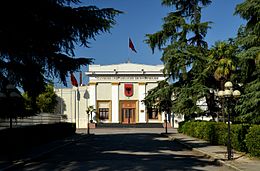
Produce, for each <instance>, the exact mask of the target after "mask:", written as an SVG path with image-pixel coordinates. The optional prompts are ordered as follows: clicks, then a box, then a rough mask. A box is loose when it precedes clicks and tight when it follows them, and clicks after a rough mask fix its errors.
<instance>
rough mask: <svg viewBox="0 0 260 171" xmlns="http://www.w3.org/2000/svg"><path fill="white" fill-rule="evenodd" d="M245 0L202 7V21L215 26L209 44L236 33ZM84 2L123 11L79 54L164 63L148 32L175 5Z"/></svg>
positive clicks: (99, 59) (155, 0) (103, 60)
mask: <svg viewBox="0 0 260 171" xmlns="http://www.w3.org/2000/svg"><path fill="white" fill-rule="evenodd" d="M241 2H243V0H213V2H212V4H211V5H210V6H209V7H207V8H205V9H204V10H203V14H202V15H203V21H212V22H213V24H212V25H211V26H212V28H211V29H210V30H209V31H208V35H207V37H206V40H207V42H208V43H209V46H211V45H213V44H214V42H215V41H218V40H227V39H228V38H230V37H234V36H236V33H237V29H238V28H239V26H240V25H241V24H243V23H244V21H243V20H242V19H240V17H239V16H234V15H233V13H234V9H235V6H236V4H238V3H241ZM82 5H86V6H88V5H95V6H97V7H99V8H107V7H112V8H115V9H118V10H121V11H123V12H124V14H121V15H119V16H118V17H116V21H117V24H116V25H115V26H114V27H113V28H112V29H111V32H110V33H104V34H100V35H99V36H97V37H96V40H91V41H90V42H91V44H90V46H91V48H77V49H76V51H75V54H76V56H77V57H92V58H94V59H95V61H94V63H95V64H102V65H104V64H117V63H123V62H126V61H127V59H128V58H130V59H131V61H132V62H133V63H143V64H161V63H162V62H161V61H160V58H161V55H162V52H160V51H159V50H156V51H155V53H154V54H152V51H151V49H150V48H149V46H148V45H147V44H146V43H145V42H144V40H145V39H146V37H145V35H146V34H148V33H155V32H157V31H159V30H160V29H161V26H162V24H163V20H162V19H163V17H165V16H166V15H167V13H168V12H170V11H171V10H172V8H169V7H165V6H161V0H82ZM128 37H131V39H132V41H133V43H134V46H135V48H136V50H137V52H138V53H137V54H136V53H134V52H132V51H131V50H129V47H128Z"/></svg>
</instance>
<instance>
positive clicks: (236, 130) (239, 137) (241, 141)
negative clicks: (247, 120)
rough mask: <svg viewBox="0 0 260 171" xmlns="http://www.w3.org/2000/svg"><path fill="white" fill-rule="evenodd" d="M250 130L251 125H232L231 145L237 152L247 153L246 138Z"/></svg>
mask: <svg viewBox="0 0 260 171" xmlns="http://www.w3.org/2000/svg"><path fill="white" fill-rule="evenodd" d="M248 129H249V125H243V124H236V125H231V144H232V147H233V148H234V149H235V150H237V151H242V152H247V147H246V142H245V138H246V134H247V133H248Z"/></svg>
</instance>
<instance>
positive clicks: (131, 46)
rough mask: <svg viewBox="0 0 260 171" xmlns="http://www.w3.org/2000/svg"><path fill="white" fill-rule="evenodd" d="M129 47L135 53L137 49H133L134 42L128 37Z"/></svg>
mask: <svg viewBox="0 0 260 171" xmlns="http://www.w3.org/2000/svg"><path fill="white" fill-rule="evenodd" d="M129 48H130V49H131V50H132V51H134V52H135V53H137V51H136V50H135V47H134V44H133V42H132V40H131V39H130V38H129Z"/></svg>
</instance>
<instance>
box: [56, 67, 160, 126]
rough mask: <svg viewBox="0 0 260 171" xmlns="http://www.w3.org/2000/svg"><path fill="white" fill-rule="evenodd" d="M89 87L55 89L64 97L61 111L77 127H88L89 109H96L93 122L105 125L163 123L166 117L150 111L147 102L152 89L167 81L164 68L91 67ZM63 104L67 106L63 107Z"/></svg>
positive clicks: (152, 110) (92, 117)
mask: <svg viewBox="0 0 260 171" xmlns="http://www.w3.org/2000/svg"><path fill="white" fill-rule="evenodd" d="M85 74H86V76H87V77H88V78H89V83H88V85H87V86H80V87H79V88H76V87H73V88H67V89H55V91H56V94H57V95H58V96H60V97H61V99H62V100H63V103H60V107H61V112H62V113H63V114H65V115H66V116H67V120H68V122H75V123H76V125H77V128H85V127H87V115H86V109H87V108H88V106H93V107H94V109H95V112H93V113H92V115H91V116H90V117H91V120H93V121H94V122H103V123H122V124H136V123H163V122H164V119H165V118H164V114H162V113H160V112H159V111H158V110H156V109H148V108H147V107H146V106H145V104H144V102H143V100H144V98H145V96H146V94H147V93H148V91H149V90H151V89H153V88H154V87H156V86H157V84H158V81H161V80H164V79H165V78H164V75H163V65H143V64H133V63H122V64H116V65H90V66H89V71H87V72H86V73H85ZM62 104H63V105H62Z"/></svg>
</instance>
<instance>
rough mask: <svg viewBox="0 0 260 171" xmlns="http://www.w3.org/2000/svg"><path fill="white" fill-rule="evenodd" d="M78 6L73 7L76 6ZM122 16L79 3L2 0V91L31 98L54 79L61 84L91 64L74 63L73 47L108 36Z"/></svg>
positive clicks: (79, 60) (74, 0) (72, 0)
mask: <svg viewBox="0 0 260 171" xmlns="http://www.w3.org/2000/svg"><path fill="white" fill-rule="evenodd" d="M75 3H76V4H77V5H76V4H75ZM119 13H121V12H120V11H117V10H115V9H112V8H105V9H99V8H97V7H95V6H80V1H79V0H51V1H50V0H38V1H35V0H26V1H20V0H12V1H8V0H4V1H1V3H0V23H1V25H0V87H4V86H5V85H6V84H8V83H12V84H14V85H16V86H19V87H21V88H22V89H23V90H24V92H27V93H28V96H30V97H31V98H32V101H33V104H32V108H33V109H35V108H36V97H37V96H38V95H39V94H40V93H41V92H42V91H44V88H45V82H46V81H48V80H52V79H53V77H57V78H59V79H60V80H61V81H62V82H63V83H64V85H67V84H66V77H67V76H68V73H69V72H70V71H76V70H78V69H79V68H80V66H81V65H87V64H90V63H91V62H92V59H89V58H74V49H75V45H77V44H78V45H81V46H84V47H88V45H89V40H90V39H95V37H96V36H97V35H99V34H100V33H103V32H108V31H109V30H110V28H111V27H112V26H113V25H114V24H115V20H114V18H115V16H117V15H118V14H119Z"/></svg>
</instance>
